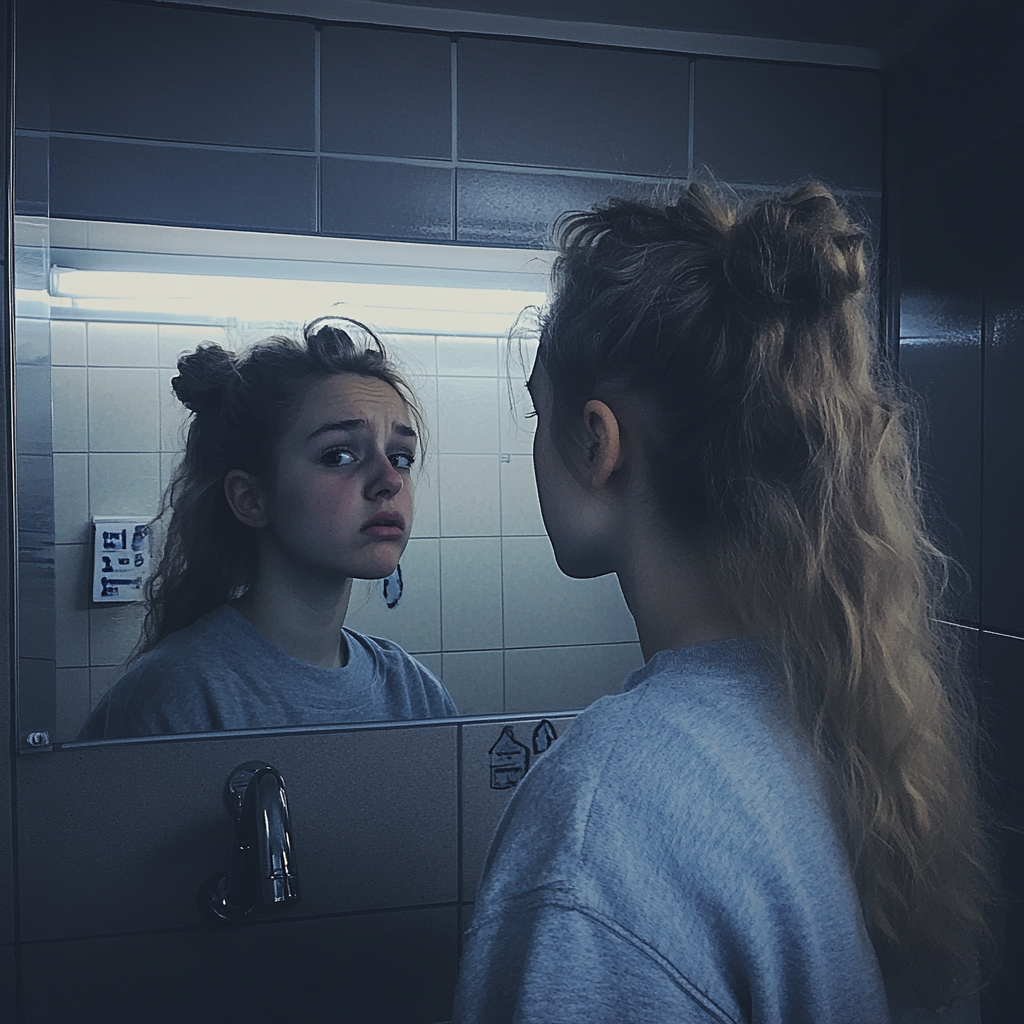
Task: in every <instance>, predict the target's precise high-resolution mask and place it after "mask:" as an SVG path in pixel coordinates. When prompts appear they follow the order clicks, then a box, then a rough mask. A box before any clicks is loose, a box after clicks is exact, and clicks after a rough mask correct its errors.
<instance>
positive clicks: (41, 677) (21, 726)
mask: <svg viewBox="0 0 1024 1024" xmlns="http://www.w3.org/2000/svg"><path fill="white" fill-rule="evenodd" d="M56 676H57V668H56V666H55V665H54V663H53V660H52V659H48V658H26V657H24V656H23V657H21V658H19V659H18V735H19V736H24V735H25V734H26V733H30V732H36V731H40V732H46V733H49V734H50V736H53V734H54V731H55V729H56V725H57V687H56V682H55V680H56ZM44 802H45V798H44Z"/></svg>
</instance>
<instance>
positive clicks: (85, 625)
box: [54, 544, 92, 699]
mask: <svg viewBox="0 0 1024 1024" xmlns="http://www.w3.org/2000/svg"><path fill="white" fill-rule="evenodd" d="M55 550H56V556H55V559H54V563H55V569H56V586H55V587H54V592H55V593H54V615H55V621H56V624H57V637H56V661H57V667H58V668H69V667H72V666H87V665H88V664H89V606H90V600H89V598H90V595H91V593H92V545H91V544H58V545H57V547H56V549H55ZM88 689H89V688H88V684H87V685H86V694H87V695H88ZM87 699H88V698H87Z"/></svg>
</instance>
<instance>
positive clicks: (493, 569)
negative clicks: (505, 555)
mask: <svg viewBox="0 0 1024 1024" xmlns="http://www.w3.org/2000/svg"><path fill="white" fill-rule="evenodd" d="M441 626H442V633H441V637H442V641H443V649H444V650H445V652H447V651H483V650H493V649H495V648H498V647H502V646H503V641H502V631H501V541H500V539H499V538H497V537H465V538H456V539H452V540H442V541H441Z"/></svg>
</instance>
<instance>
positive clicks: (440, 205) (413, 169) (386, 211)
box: [320, 156, 454, 242]
mask: <svg viewBox="0 0 1024 1024" xmlns="http://www.w3.org/2000/svg"><path fill="white" fill-rule="evenodd" d="M320 174H321V196H320V207H321V213H320V216H321V225H322V230H323V232H324V234H327V235H356V236H360V237H368V238H392V239H406V240H409V241H428V242H438V241H447V240H449V239H450V238H451V237H452V175H453V174H454V171H453V170H452V169H451V168H448V167H427V166H421V165H419V164H396V163H387V162H382V161H378V160H369V161H367V160H344V159H342V158H340V157H326V156H325V157H323V158H322V160H321V164H320Z"/></svg>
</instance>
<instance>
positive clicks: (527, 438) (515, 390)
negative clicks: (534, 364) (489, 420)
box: [498, 377, 537, 455]
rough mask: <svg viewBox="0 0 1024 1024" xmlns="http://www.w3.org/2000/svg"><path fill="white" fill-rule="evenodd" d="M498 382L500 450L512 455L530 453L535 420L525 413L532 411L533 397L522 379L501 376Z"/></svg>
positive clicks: (531, 451)
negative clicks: (499, 390) (499, 392)
mask: <svg viewBox="0 0 1024 1024" xmlns="http://www.w3.org/2000/svg"><path fill="white" fill-rule="evenodd" d="M498 383H499V386H500V389H501V395H500V398H499V401H498V419H499V426H500V431H501V450H502V451H503V452H509V453H511V454H513V455H532V454H533V434H534V430H535V428H536V425H537V420H536V419H535V418H534V417H533V416H527V413H530V412H532V411H533V399H531V398H530V393H529V392H528V391H527V390H526V385H525V383H524V382H523V381H522V380H519V379H517V378H515V377H511V378H508V377H503V378H501V379H500V380H499V382H498Z"/></svg>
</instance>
